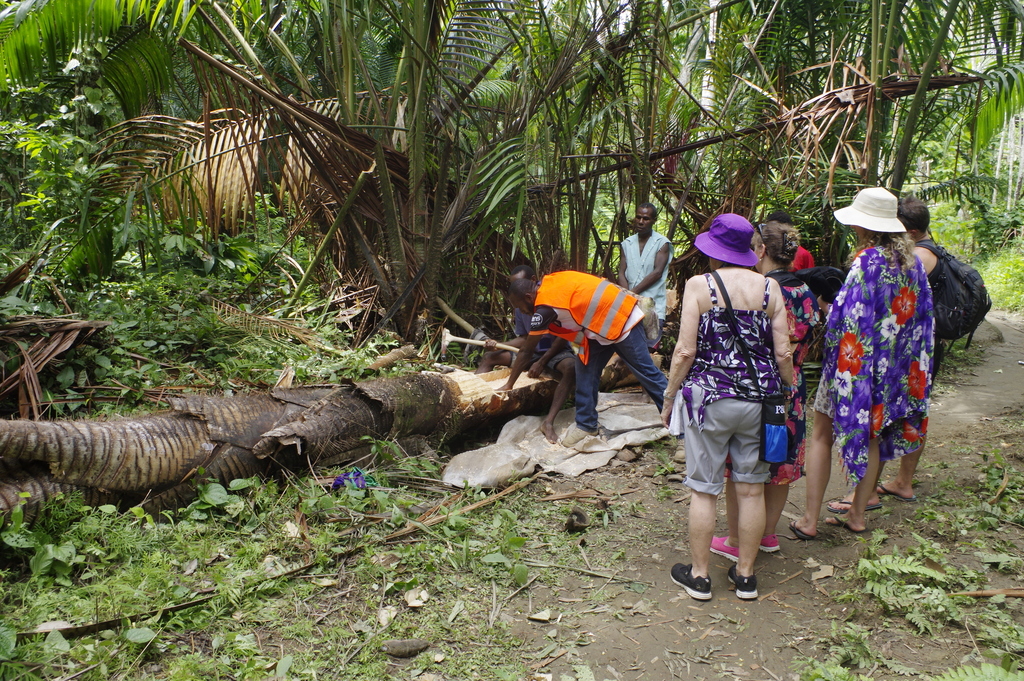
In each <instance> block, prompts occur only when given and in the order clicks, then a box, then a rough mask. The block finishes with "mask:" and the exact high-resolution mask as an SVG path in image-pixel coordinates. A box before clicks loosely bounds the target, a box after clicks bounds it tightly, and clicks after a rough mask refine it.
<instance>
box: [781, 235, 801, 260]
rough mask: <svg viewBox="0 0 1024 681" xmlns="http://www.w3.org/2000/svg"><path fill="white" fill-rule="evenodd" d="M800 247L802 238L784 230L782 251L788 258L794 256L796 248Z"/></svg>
mask: <svg viewBox="0 0 1024 681" xmlns="http://www.w3.org/2000/svg"><path fill="white" fill-rule="evenodd" d="M798 248H800V240H799V239H797V238H796V235H795V234H793V233H792V232H784V233H783V234H782V253H783V255H785V256H786V257H787V258H792V257H793V256H795V255H796V249H798Z"/></svg>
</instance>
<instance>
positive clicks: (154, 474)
mask: <svg viewBox="0 0 1024 681" xmlns="http://www.w3.org/2000/svg"><path fill="white" fill-rule="evenodd" d="M507 375H508V373H507V371H505V372H491V373H490V374H480V375H476V374H470V373H467V372H462V371H456V372H453V373H450V374H437V373H426V372H425V373H420V374H411V375H407V376H401V377H396V378H386V379H379V380H374V381H365V382H360V383H349V384H345V385H341V386H337V387H333V386H332V387H307V388H294V389H279V388H275V389H273V390H271V391H269V392H268V393H266V394H252V395H239V396H233V397H209V396H193V397H181V398H171V400H170V401H171V406H172V410H171V411H169V412H164V413H160V414H154V415H151V416H145V417H141V418H133V419H119V420H114V421H52V422H51V421H29V420H14V421H0V514H3V515H6V513H7V512H9V511H10V510H11V509H12V508H13V507H14V506H15V505H16V504H18V503H20V502H21V497H20V494H21V493H22V492H26V493H28V494H29V499H28V502H27V503H26V507H25V516H26V519H29V520H30V519H31V518H33V517H35V515H36V513H37V512H38V509H39V506H40V505H41V504H42V503H43V502H45V501H46V499H48V498H51V497H52V496H54V495H55V494H57V493H59V492H69V491H73V490H81V491H82V492H83V494H85V497H86V500H87V502H88V503H113V502H118V503H120V504H122V505H129V504H139V503H141V504H143V506H144V507H145V509H146V510H147V512H149V513H153V514H155V513H157V512H159V511H161V510H163V509H167V508H175V507H178V506H181V505H184V504H187V503H189V502H190V501H191V500H192V499H193V498H194V496H195V492H194V482H195V481H194V480H193V479H192V478H193V477H194V476H195V475H196V473H197V471H199V470H200V469H202V470H203V471H204V479H209V480H217V481H219V482H221V483H227V482H230V481H231V480H233V479H236V478H244V477H250V476H253V475H269V474H272V473H274V472H275V471H278V470H282V469H286V470H295V471H308V470H309V469H310V468H311V467H316V466H318V465H336V464H341V463H344V462H345V461H347V460H350V459H352V458H354V457H355V456H356V455H355V454H354V453H353V452H354V451H355V450H358V449H360V448H361V447H362V446H363V445H364V444H365V443H364V442H363V438H364V437H365V436H371V437H374V438H378V439H385V438H398V437H404V436H407V435H431V434H432V435H435V436H440V437H444V436H449V435H453V434H455V433H458V432H461V431H464V430H466V429H468V428H473V427H477V426H480V425H483V424H486V423H487V422H489V421H498V420H499V419H500V420H502V421H503V420H506V419H508V418H511V417H513V416H515V415H518V414H521V413H526V412H533V411H537V412H539V411H542V410H544V409H546V408H547V406H548V405H549V404H550V402H551V396H552V393H553V392H554V388H555V382H554V381H551V380H549V379H545V378H541V379H531V378H529V377H528V376H526V375H523V376H521V377H520V378H519V380H518V381H517V382H516V385H515V388H514V389H512V390H510V391H507V392H496V390H497V389H498V388H500V387H501V386H502V385H504V383H505V380H506V377H507Z"/></svg>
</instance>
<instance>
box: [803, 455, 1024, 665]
mask: <svg viewBox="0 0 1024 681" xmlns="http://www.w3.org/2000/svg"><path fill="white" fill-rule="evenodd" d="M964 453H965V454H971V453H972V452H969V451H967V452H964ZM978 458H979V459H980V463H979V464H978V470H979V475H978V485H977V489H976V494H968V495H964V494H962V492H963V490H962V488H960V486H959V485H958V484H957V483H956V482H955V481H954V480H953V479H949V480H948V484H947V483H943V484H941V485H940V489H939V491H938V493H937V494H935V495H932V496H930V497H929V498H928V500H927V503H924V504H922V505H921V507H920V508H919V510H918V512H917V520H918V521H920V522H919V527H920V528H922V529H926V530H928V531H929V536H923V535H924V534H925V533H924V532H922V533H921V534H918V533H911V534H910V537H909V538H906V539H904V540H902V541H901V542H899V543H897V542H896V541H894V540H893V538H891V537H889V536H888V535H886V533H884V532H882V531H880V530H876V531H875V532H873V533H872V537H871V539H870V540H869V541H868V542H867V543H866V544H865V546H864V549H863V550H862V552H861V556H860V558H859V560H858V561H857V563H856V565H855V566H854V567H853V569H852V570H851V572H850V573H849V574H848V575H846V577H847V579H848V580H849V581H850V582H851V584H852V588H850V589H849V590H848V591H846V592H844V593H841V594H840V595H838V596H837V600H838V601H839V602H841V603H844V604H848V609H847V610H846V611H845V612H847V613H848V614H847V615H846V618H845V621H843V622H839V623H834V624H833V628H832V631H831V633H830V634H829V635H828V636H825V637H823V638H822V639H821V641H820V643H821V647H822V649H823V650H824V651H826V654H825V655H823V657H822V658H821V659H815V660H811V659H804V660H803V662H802V669H801V679H802V681H817V680H821V681H825V680H835V681H861V679H869V678H875V677H877V676H879V675H886V676H904V675H915V676H917V675H919V672H918V671H916V670H915V669H913V668H912V667H909V666H908V665H907V664H906V663H905V662H901V661H900V660H898V659H894V658H892V657H890V656H887V655H885V654H883V653H882V652H881V651H880V648H879V646H878V640H886V638H887V637H886V636H882V638H881V639H877V638H876V637H877V636H878V635H881V634H883V632H886V631H889V632H892V631H894V630H903V631H905V632H906V633H907V635H908V636H913V637H925V638H927V639H932V638H933V639H937V640H939V641H947V642H950V643H952V642H953V641H954V640H955V641H958V642H960V641H962V640H964V639H966V640H968V641H970V645H971V647H972V649H971V650H970V651H969V652H967V653H966V654H965V655H964V656H963V658H962V659H961V661H960V662H961V665H964V666H962V667H960V668H958V669H953V670H950V671H949V672H947V673H945V674H943V675H942V676H940V677H934V678H935V679H942V681H952V680H953V679H965V680H966V679H991V680H992V681H997V680H998V679H1015V678H1019V677H1018V676H1015V674H1019V672H1017V671H1016V670H1017V669H1018V667H1019V666H1020V664H1021V662H1022V661H1024V603H1022V602H1021V599H1020V598H1013V597H1007V596H1006V595H1005V594H994V595H985V594H978V593H977V592H980V591H986V590H994V589H998V588H1004V587H1019V586H1020V583H1019V580H1018V579H1017V578H1018V577H1019V575H1020V574H1021V571H1022V567H1024V541H1022V539H1024V474H1022V473H1021V472H1020V471H1019V470H1017V469H1016V468H1015V467H1014V466H1013V465H1012V462H1011V461H1009V460H1008V459H1007V458H1005V457H1004V456H1003V455H1002V454H1001V453H1000V452H998V451H992V452H990V453H988V454H982V455H980V456H978ZM971 592H974V593H973V594H971ZM957 594H963V595H957ZM865 599H866V600H865ZM866 672H867V673H866Z"/></svg>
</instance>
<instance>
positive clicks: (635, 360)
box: [500, 271, 667, 447]
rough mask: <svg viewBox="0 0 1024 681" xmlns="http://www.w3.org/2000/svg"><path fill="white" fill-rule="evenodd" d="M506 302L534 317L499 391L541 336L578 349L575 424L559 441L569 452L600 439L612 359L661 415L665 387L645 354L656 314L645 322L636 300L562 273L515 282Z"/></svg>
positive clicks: (594, 280) (590, 278)
mask: <svg viewBox="0 0 1024 681" xmlns="http://www.w3.org/2000/svg"><path fill="white" fill-rule="evenodd" d="M509 301H510V302H511V303H512V305H513V306H514V307H515V308H516V309H518V310H519V311H521V312H523V313H524V314H531V315H533V316H532V318H531V321H530V334H529V336H527V338H526V340H525V341H524V342H523V345H522V350H521V351H520V352H519V355H518V357H516V361H515V362H514V363H513V364H512V368H511V373H510V374H509V377H508V382H507V383H506V384H505V385H504V386H502V387H501V388H500V390H511V389H512V388H513V387H514V386H515V383H516V379H518V378H519V375H520V374H521V373H522V372H523V371H524V370H525V369H526V367H527V365H528V364H529V363H530V362H531V361H532V359H533V353H534V350H535V349H536V347H537V343H538V342H539V341H540V339H541V337H542V336H544V335H545V334H547V333H552V334H554V335H555V336H558V337H559V338H564V339H565V340H567V341H572V342H574V343H577V344H578V345H579V346H580V352H579V354H578V355H577V356H576V360H575V362H576V423H575V424H574V426H573V427H572V428H570V429H569V431H568V432H567V433H566V434H565V435H564V436H563V437H562V445H563V446H565V447H572V446H573V445H575V444H577V443H578V442H580V441H581V440H582V439H584V438H585V437H587V436H588V435H597V434H598V422H597V398H598V389H599V385H600V381H601V371H602V370H603V369H604V367H605V365H606V364H608V360H609V359H610V358H611V356H612V355H613V354H614V353H618V354H619V356H620V357H622V359H623V360H624V361H625V362H626V365H627V366H628V367H629V369H630V371H632V372H633V375H635V376H636V378H637V380H638V381H639V382H640V385H641V386H643V388H644V390H646V391H647V394H648V395H650V396H651V399H652V400H654V404H655V406H656V407H657V408H658V410H659V411H660V410H661V408H662V401H663V394H664V392H665V387H666V385H667V382H666V378H665V375H664V374H663V373H661V371H660V370H659V369H658V367H656V366H655V365H654V361H653V360H652V359H651V355H650V352H649V351H648V349H647V339H648V336H653V335H654V334H655V333H657V330H658V319H657V316H656V315H654V314H650V315H647V316H646V317H645V315H644V311H643V310H642V309H641V306H640V305H639V302H640V301H639V298H638V297H637V296H636V295H635V294H633V293H630V292H629V291H626V290H624V289H622V288H620V287H619V286H616V285H615V284H613V283H611V282H609V281H607V280H605V279H601V278H600V277H595V276H594V275H592V274H585V273H583V272H573V271H565V272H554V273H552V274H548V275H546V276H544V277H543V278H542V279H541V280H540V281H539V282H536V281H532V280H530V279H517V280H515V281H513V282H512V284H511V286H510V287H509ZM652 312H653V310H652ZM645 327H649V328H645Z"/></svg>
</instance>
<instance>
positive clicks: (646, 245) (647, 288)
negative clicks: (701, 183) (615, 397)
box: [619, 203, 672, 348]
mask: <svg viewBox="0 0 1024 681" xmlns="http://www.w3.org/2000/svg"><path fill="white" fill-rule="evenodd" d="M657 220H658V209H657V208H655V207H654V204H652V203H641V204H640V205H639V206H637V207H636V216H635V217H634V218H633V228H634V229H635V230H636V233H635V234H634V235H633V236H631V237H629V238H627V239H625V240H624V241H623V242H622V244H621V254H620V255H621V257H620V258H619V286H621V287H622V288H624V289H628V290H630V291H632V292H633V293H637V294H639V295H642V296H646V297H648V298H651V299H653V300H654V308H655V311H656V312H657V313H658V321H659V322H661V324H660V325H659V326H660V329H659V331H658V334H657V336H656V337H654V338H648V339H647V344H648V345H649V346H650V347H652V348H653V347H654V346H655V345H657V344H658V341H659V340H660V339H661V329H663V328H664V326H665V312H666V309H665V308H666V305H665V282H666V280H667V279H668V263H669V260H671V259H672V243H671V242H670V241H669V240H668V239H667V238H666V237H665V236H663V235H661V234H658V233H657V232H655V231H654V223H655V222H657Z"/></svg>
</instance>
